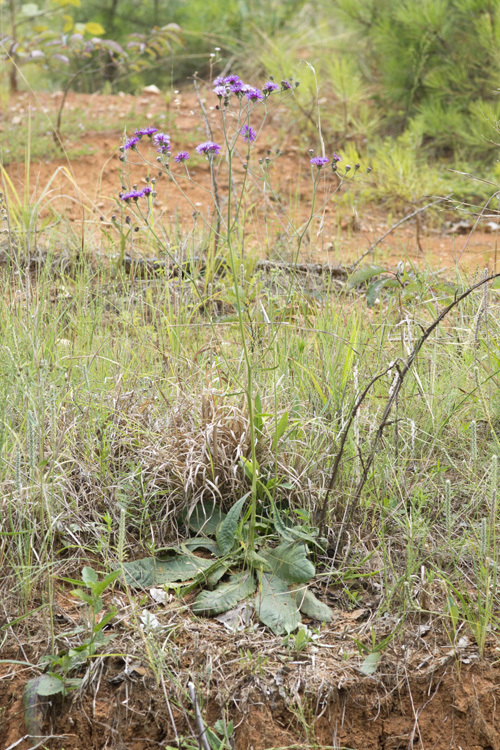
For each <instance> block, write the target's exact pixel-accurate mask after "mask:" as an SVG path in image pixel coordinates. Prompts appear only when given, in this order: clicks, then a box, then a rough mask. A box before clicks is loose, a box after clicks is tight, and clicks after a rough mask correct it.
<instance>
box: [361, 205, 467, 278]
mask: <svg viewBox="0 0 500 750" xmlns="http://www.w3.org/2000/svg"><path fill="white" fill-rule="evenodd" d="M452 195H453V193H449V195H445V196H444V198H437V199H436V200H435V201H432V202H431V203H427V204H426V205H425V206H421V208H417V209H416V211H412V213H411V214H408V216H405V217H404V218H403V219H400V220H399V221H397V222H396V223H395V224H393V225H392V227H391V228H390V229H388V230H387V232H384V234H383V235H382V236H381V237H379V238H378V240H375V242H374V243H373V244H371V245H370V247H369V248H368V250H365V252H364V253H363V254H362V255H360V256H359V258H358V259H357V260H355V261H354V263H353V264H352V270H353V271H354V269H355V268H356V266H357V265H359V263H361V261H362V260H363V258H365V257H366V256H367V255H369V254H370V253H371V252H373V250H375V248H376V247H377V245H380V243H381V242H382V240H385V238H386V237H387V235H389V234H390V233H391V232H393V231H394V230H395V229H397V228H398V227H400V226H401V224H404V223H405V221H409V220H410V219H413V217H414V216H417V215H418V214H421V213H422V211H427V209H428V208H430V207H431V206H435V205H436V204H437V203H442V202H443V201H447V200H448V199H449V198H451V196H452Z"/></svg>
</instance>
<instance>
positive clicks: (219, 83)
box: [213, 74, 292, 103]
mask: <svg viewBox="0 0 500 750" xmlns="http://www.w3.org/2000/svg"><path fill="white" fill-rule="evenodd" d="M271 78H272V76H271ZM282 86H283V82H282ZM287 88H290V89H291V88H292V86H291V84H288V85H287ZM278 90H279V86H278V84H277V83H275V82H274V81H272V80H270V81H266V83H265V84H264V85H263V87H262V90H261V89H258V88H255V87H254V86H249V85H248V84H247V83H243V81H242V80H241V78H240V77H239V76H237V75H235V74H232V75H229V76H218V77H217V78H216V79H215V80H214V88H213V92H214V94H216V95H217V96H218V97H219V99H224V100H225V102H226V103H227V101H228V100H229V97H230V95H231V94H237V95H240V96H246V98H247V99H248V100H249V101H251V102H258V101H261V100H262V99H264V97H267V96H269V95H270V94H272V93H273V91H278Z"/></svg>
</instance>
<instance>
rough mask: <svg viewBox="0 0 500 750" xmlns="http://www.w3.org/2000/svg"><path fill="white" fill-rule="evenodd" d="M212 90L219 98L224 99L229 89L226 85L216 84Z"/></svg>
mask: <svg viewBox="0 0 500 750" xmlns="http://www.w3.org/2000/svg"><path fill="white" fill-rule="evenodd" d="M213 92H214V94H217V96H218V97H219V99H223V98H224V99H226V98H227V97H228V95H229V89H228V87H227V86H224V85H221V86H216V87H215V88H214V89H213Z"/></svg>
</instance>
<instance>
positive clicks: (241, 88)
mask: <svg viewBox="0 0 500 750" xmlns="http://www.w3.org/2000/svg"><path fill="white" fill-rule="evenodd" d="M247 88H248V86H247V85H246V83H243V81H239V80H238V81H235V82H234V83H230V84H229V89H230V90H231V93H232V94H244V93H245V90H246V89H247Z"/></svg>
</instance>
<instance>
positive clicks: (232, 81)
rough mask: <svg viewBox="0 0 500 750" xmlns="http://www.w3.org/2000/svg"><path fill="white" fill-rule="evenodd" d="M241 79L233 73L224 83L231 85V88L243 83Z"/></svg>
mask: <svg viewBox="0 0 500 750" xmlns="http://www.w3.org/2000/svg"><path fill="white" fill-rule="evenodd" d="M241 82H242V81H241V78H240V77H239V76H237V75H236V74H235V73H231V75H229V76H226V77H225V78H224V83H227V84H229V85H230V86H235V85H236V84H237V83H241Z"/></svg>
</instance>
